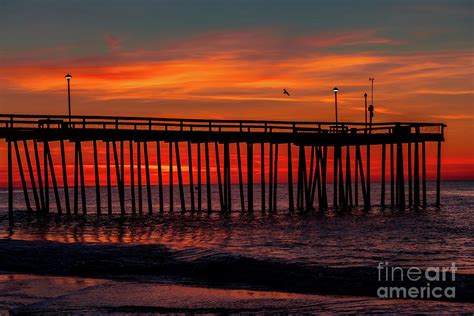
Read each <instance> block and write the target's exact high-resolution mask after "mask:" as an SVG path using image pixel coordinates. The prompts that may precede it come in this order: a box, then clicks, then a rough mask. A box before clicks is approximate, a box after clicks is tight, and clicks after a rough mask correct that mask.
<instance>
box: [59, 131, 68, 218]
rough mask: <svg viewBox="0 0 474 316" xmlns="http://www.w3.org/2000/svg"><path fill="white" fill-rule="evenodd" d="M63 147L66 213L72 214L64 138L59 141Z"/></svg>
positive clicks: (62, 160) (62, 161) (62, 159)
mask: <svg viewBox="0 0 474 316" xmlns="http://www.w3.org/2000/svg"><path fill="white" fill-rule="evenodd" d="M59 144H60V147H61V163H62V172H63V191H64V202H65V205H66V214H68V215H70V214H71V204H70V201H69V186H68V181H67V165H66V153H65V150H64V140H62V139H61V140H60V141H59Z"/></svg>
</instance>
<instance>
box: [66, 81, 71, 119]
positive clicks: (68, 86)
mask: <svg viewBox="0 0 474 316" xmlns="http://www.w3.org/2000/svg"><path fill="white" fill-rule="evenodd" d="M71 78H72V76H71V75H70V74H67V75H66V80H67V105H68V109H69V123H70V122H71Z"/></svg>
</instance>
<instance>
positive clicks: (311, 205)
mask: <svg viewBox="0 0 474 316" xmlns="http://www.w3.org/2000/svg"><path fill="white" fill-rule="evenodd" d="M314 148H315V147H314V146H311V151H310V154H309V161H310V162H309V170H308V178H309V179H308V184H309V185H308V190H309V192H308V193H309V208H310V209H314V198H313V197H314V190H313V186H314Z"/></svg>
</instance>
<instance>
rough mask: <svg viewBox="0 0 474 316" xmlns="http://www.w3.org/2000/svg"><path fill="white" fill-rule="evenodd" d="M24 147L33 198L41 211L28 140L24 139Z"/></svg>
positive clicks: (37, 209) (37, 208)
mask: <svg viewBox="0 0 474 316" xmlns="http://www.w3.org/2000/svg"><path fill="white" fill-rule="evenodd" d="M23 149H24V151H25V157H26V164H27V166H28V174H29V176H30V183H31V190H32V191H33V198H34V201H35V206H36V211H37V212H40V211H41V204H40V201H39V197H38V191H36V183H35V175H34V172H33V165H32V163H31V157H30V152H29V150H28V144H27V142H26V140H23Z"/></svg>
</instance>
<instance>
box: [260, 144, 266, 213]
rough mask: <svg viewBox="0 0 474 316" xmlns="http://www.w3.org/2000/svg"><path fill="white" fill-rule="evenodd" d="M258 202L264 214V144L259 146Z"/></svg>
mask: <svg viewBox="0 0 474 316" xmlns="http://www.w3.org/2000/svg"><path fill="white" fill-rule="evenodd" d="M260 200H261V201H260V202H261V203H262V212H265V143H262V144H261V145H260Z"/></svg>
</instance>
